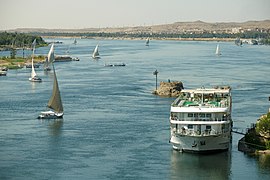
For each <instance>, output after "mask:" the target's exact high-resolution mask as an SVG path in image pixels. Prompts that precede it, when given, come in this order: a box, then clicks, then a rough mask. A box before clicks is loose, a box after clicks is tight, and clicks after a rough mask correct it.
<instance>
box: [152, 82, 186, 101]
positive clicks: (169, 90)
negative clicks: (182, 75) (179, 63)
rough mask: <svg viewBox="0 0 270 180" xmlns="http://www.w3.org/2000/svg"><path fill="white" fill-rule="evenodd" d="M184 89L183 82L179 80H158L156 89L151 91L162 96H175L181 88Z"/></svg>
mask: <svg viewBox="0 0 270 180" xmlns="http://www.w3.org/2000/svg"><path fill="white" fill-rule="evenodd" d="M182 89H184V86H183V83H182V82H180V81H173V82H170V80H168V82H163V81H161V82H160V85H159V87H158V89H157V90H155V91H154V92H153V94H156V95H158V96H164V97H177V96H179V94H180V92H181V90H182Z"/></svg>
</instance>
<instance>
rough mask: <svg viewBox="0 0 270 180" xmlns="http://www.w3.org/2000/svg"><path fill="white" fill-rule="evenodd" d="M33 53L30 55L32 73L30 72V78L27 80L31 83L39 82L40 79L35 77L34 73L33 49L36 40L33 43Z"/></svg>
mask: <svg viewBox="0 0 270 180" xmlns="http://www.w3.org/2000/svg"><path fill="white" fill-rule="evenodd" d="M32 45H33V53H32V72H31V77H30V78H29V81H31V82H41V81H42V80H41V78H39V77H38V76H37V73H36V71H35V67H34V55H35V48H36V39H35V40H34V42H33V44H32Z"/></svg>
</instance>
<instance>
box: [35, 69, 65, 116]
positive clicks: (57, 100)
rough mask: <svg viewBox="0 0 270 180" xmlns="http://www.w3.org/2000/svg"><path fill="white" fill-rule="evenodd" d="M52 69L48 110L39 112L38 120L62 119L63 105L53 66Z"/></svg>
mask: <svg viewBox="0 0 270 180" xmlns="http://www.w3.org/2000/svg"><path fill="white" fill-rule="evenodd" d="M52 67H53V73H54V83H53V92H52V96H51V98H50V100H49V102H48V105H47V107H48V108H49V109H50V110H48V111H44V112H41V114H40V115H39V116H38V118H39V119H57V118H62V117H63V115H64V109H63V104H62V100H61V95H60V91H59V86H58V82H57V77H56V73H55V69H54V65H53V64H52Z"/></svg>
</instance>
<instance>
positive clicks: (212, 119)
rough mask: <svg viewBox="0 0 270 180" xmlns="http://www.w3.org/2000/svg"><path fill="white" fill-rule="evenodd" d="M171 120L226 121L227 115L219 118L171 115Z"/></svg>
mask: <svg viewBox="0 0 270 180" xmlns="http://www.w3.org/2000/svg"><path fill="white" fill-rule="evenodd" d="M171 120H173V121H228V120H229V117H222V119H221V118H189V119H187V118H177V117H171Z"/></svg>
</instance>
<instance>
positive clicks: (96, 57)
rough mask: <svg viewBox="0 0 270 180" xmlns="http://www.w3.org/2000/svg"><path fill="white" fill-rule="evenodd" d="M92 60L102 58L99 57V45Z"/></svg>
mask: <svg viewBox="0 0 270 180" xmlns="http://www.w3.org/2000/svg"><path fill="white" fill-rule="evenodd" d="M92 58H93V59H99V58H100V56H99V52H98V44H97V45H96V47H95V49H94V52H93V54H92Z"/></svg>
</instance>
